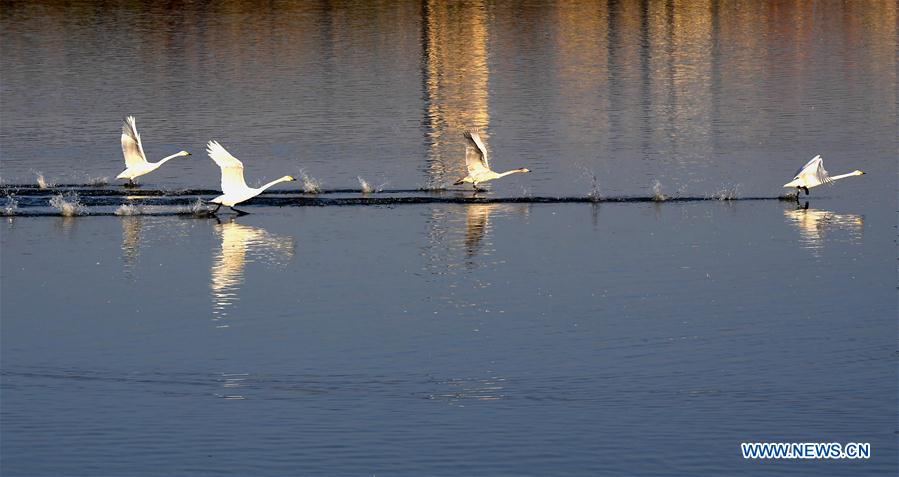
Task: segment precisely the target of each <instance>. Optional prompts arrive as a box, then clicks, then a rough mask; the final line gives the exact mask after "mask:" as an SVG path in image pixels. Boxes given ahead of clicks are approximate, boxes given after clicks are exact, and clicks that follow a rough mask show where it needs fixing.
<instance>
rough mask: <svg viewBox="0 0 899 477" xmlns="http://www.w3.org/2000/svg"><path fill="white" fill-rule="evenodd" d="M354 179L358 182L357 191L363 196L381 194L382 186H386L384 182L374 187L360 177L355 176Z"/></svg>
mask: <svg viewBox="0 0 899 477" xmlns="http://www.w3.org/2000/svg"><path fill="white" fill-rule="evenodd" d="M356 179H358V180H359V191H360V192H362V193H363V194H371V193H372V192H381V191H382V190H384V186H386V185H387V183H386V182H384V183H382V184H381V185H378V186H374V185H372V184H371V183H369V182H368V181H367V180H365V179H363V178H362V177H361V176H356Z"/></svg>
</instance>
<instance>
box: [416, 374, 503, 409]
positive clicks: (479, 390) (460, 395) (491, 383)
mask: <svg viewBox="0 0 899 477" xmlns="http://www.w3.org/2000/svg"><path fill="white" fill-rule="evenodd" d="M432 383H433V384H435V385H437V386H439V388H440V389H438V390H436V391H435V392H434V393H431V394H429V395H428V398H429V399H434V400H437V401H444V402H446V403H447V404H449V405H451V406H459V407H465V402H466V401H499V400H501V399H505V398H506V378H503V377H500V376H489V377H486V378H450V379H442V380H433V381H432Z"/></svg>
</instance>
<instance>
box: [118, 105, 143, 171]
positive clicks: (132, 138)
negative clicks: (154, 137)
mask: <svg viewBox="0 0 899 477" xmlns="http://www.w3.org/2000/svg"><path fill="white" fill-rule="evenodd" d="M122 153H123V154H124V155H125V168H127V169H131V168H133V167H137V168H141V167H146V166H147V156H146V155H145V154H144V147H143V145H141V142H140V134H138V133H137V124H136V122H135V120H134V116H128V117H127V118H125V121H123V123H122Z"/></svg>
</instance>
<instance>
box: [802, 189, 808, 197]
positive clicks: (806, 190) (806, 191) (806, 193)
mask: <svg viewBox="0 0 899 477" xmlns="http://www.w3.org/2000/svg"><path fill="white" fill-rule="evenodd" d="M802 190H804V191H805V195H808V187H803V188H802Z"/></svg>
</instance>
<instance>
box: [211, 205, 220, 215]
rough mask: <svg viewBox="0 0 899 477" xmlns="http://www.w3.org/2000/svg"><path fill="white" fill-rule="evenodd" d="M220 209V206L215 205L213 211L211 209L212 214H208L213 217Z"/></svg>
mask: <svg viewBox="0 0 899 477" xmlns="http://www.w3.org/2000/svg"><path fill="white" fill-rule="evenodd" d="M220 208H222V204H217V205H216V206H215V209H212V212H210V214H212V215H215V214H216V212H218V211H219V209H220Z"/></svg>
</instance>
